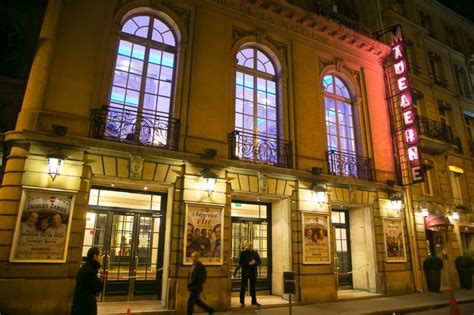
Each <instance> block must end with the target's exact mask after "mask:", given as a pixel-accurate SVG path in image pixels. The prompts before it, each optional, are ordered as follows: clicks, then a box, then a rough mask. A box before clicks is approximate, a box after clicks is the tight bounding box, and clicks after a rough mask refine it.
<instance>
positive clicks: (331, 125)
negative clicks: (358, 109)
mask: <svg viewBox="0 0 474 315" xmlns="http://www.w3.org/2000/svg"><path fill="white" fill-rule="evenodd" d="M322 84H323V91H324V108H325V110H326V130H327V141H328V151H342V152H346V153H351V154H355V153H356V148H355V140H354V139H355V138H354V113H353V110H352V101H351V96H350V94H349V90H348V88H347V86H346V85H345V84H344V82H342V80H341V79H339V78H338V77H337V76H335V75H333V74H328V75H326V76H324V78H323V82H322Z"/></svg>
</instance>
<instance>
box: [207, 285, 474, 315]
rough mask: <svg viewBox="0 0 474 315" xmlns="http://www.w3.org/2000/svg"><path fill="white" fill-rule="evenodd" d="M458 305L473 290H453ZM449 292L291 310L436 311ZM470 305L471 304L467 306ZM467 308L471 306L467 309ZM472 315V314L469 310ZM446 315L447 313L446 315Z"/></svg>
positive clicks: (272, 314) (269, 312)
mask: <svg viewBox="0 0 474 315" xmlns="http://www.w3.org/2000/svg"><path fill="white" fill-rule="evenodd" d="M454 294H455V297H456V300H457V302H458V303H460V304H462V303H466V302H469V301H471V302H472V301H474V290H463V289H457V290H455V293H454ZM449 298H450V295H449V292H448V291H443V292H441V293H431V292H426V293H415V294H409V295H400V296H391V297H380V298H372V299H367V300H356V301H343V302H331V303H318V304H311V305H301V306H294V307H293V314H295V315H298V314H301V315H310V314H318V315H335V314H340V315H345V314H390V315H391V314H393V313H408V312H416V311H423V310H428V309H436V308H441V307H445V306H448V305H449ZM470 305H471V304H470ZM468 308H470V306H468ZM469 311H470V312H468V313H467V314H468V315H471V314H472V313H473V311H474V310H472V311H471V310H469ZM216 314H259V315H260V314H261V315H287V314H289V312H288V307H285V308H268V309H266V308H261V309H257V308H255V307H247V308H244V309H242V310H239V311H232V312H226V313H216ZM446 314H449V313H446Z"/></svg>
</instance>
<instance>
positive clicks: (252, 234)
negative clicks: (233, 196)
mask: <svg viewBox="0 0 474 315" xmlns="http://www.w3.org/2000/svg"><path fill="white" fill-rule="evenodd" d="M269 213H270V205H269V204H250V203H240V202H233V203H232V211H231V216H232V267H233V270H235V268H236V267H237V266H238V265H239V256H240V252H241V251H242V250H243V243H244V242H245V241H246V240H250V241H253V244H254V250H256V251H257V252H258V254H259V256H260V259H261V260H262V263H261V265H260V266H259V267H258V278H257V283H256V290H259V291H269V292H270V291H271V266H272V263H271V241H270V240H269V235H271V231H270V229H271V224H269V223H270V217H269ZM240 279H241V274H240V271H239V272H238V273H237V274H236V275H235V276H232V290H233V291H238V290H240ZM270 293H271V292H270Z"/></svg>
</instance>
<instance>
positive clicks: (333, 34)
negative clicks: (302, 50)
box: [212, 0, 390, 57]
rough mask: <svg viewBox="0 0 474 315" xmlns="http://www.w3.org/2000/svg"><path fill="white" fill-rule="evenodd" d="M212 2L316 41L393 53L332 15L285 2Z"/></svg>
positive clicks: (379, 54)
mask: <svg viewBox="0 0 474 315" xmlns="http://www.w3.org/2000/svg"><path fill="white" fill-rule="evenodd" d="M212 1H213V2H214V3H216V4H219V5H223V6H227V7H229V8H230V9H233V10H239V11H241V12H242V13H244V14H246V15H250V16H253V17H255V18H257V19H259V20H261V21H264V22H267V23H272V24H274V25H277V26H279V27H283V28H285V29H287V30H288V31H290V32H294V33H298V34H300V35H303V36H306V37H309V38H311V39H314V40H317V41H322V42H324V41H327V40H328V39H331V40H335V41H337V42H340V43H343V44H345V45H352V46H354V47H355V48H357V49H360V50H364V51H367V52H370V53H372V54H374V55H376V56H378V57H384V56H385V55H387V54H389V53H390V48H389V47H388V46H387V45H385V44H384V43H382V42H379V41H377V40H375V39H372V38H371V37H370V33H369V32H367V31H360V30H358V31H356V30H354V29H352V28H351V26H353V25H350V23H345V22H344V19H343V18H342V17H341V19H340V20H337V19H334V16H332V15H331V16H329V15H328V16H324V15H322V13H321V14H316V13H313V12H309V11H306V10H304V9H302V8H300V7H297V6H295V5H292V4H290V3H288V2H287V1H285V0H243V1H240V0H239V1H237V0H227V1H223V0H212ZM333 15H334V14H333ZM335 16H336V15H335Z"/></svg>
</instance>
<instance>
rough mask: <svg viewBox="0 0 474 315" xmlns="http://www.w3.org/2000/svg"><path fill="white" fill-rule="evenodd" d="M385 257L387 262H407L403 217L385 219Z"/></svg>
mask: <svg viewBox="0 0 474 315" xmlns="http://www.w3.org/2000/svg"><path fill="white" fill-rule="evenodd" d="M383 231H384V241H385V258H386V260H387V262H405V261H407V258H406V254H405V237H404V234H403V222H402V220H401V219H387V218H384V219H383Z"/></svg>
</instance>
